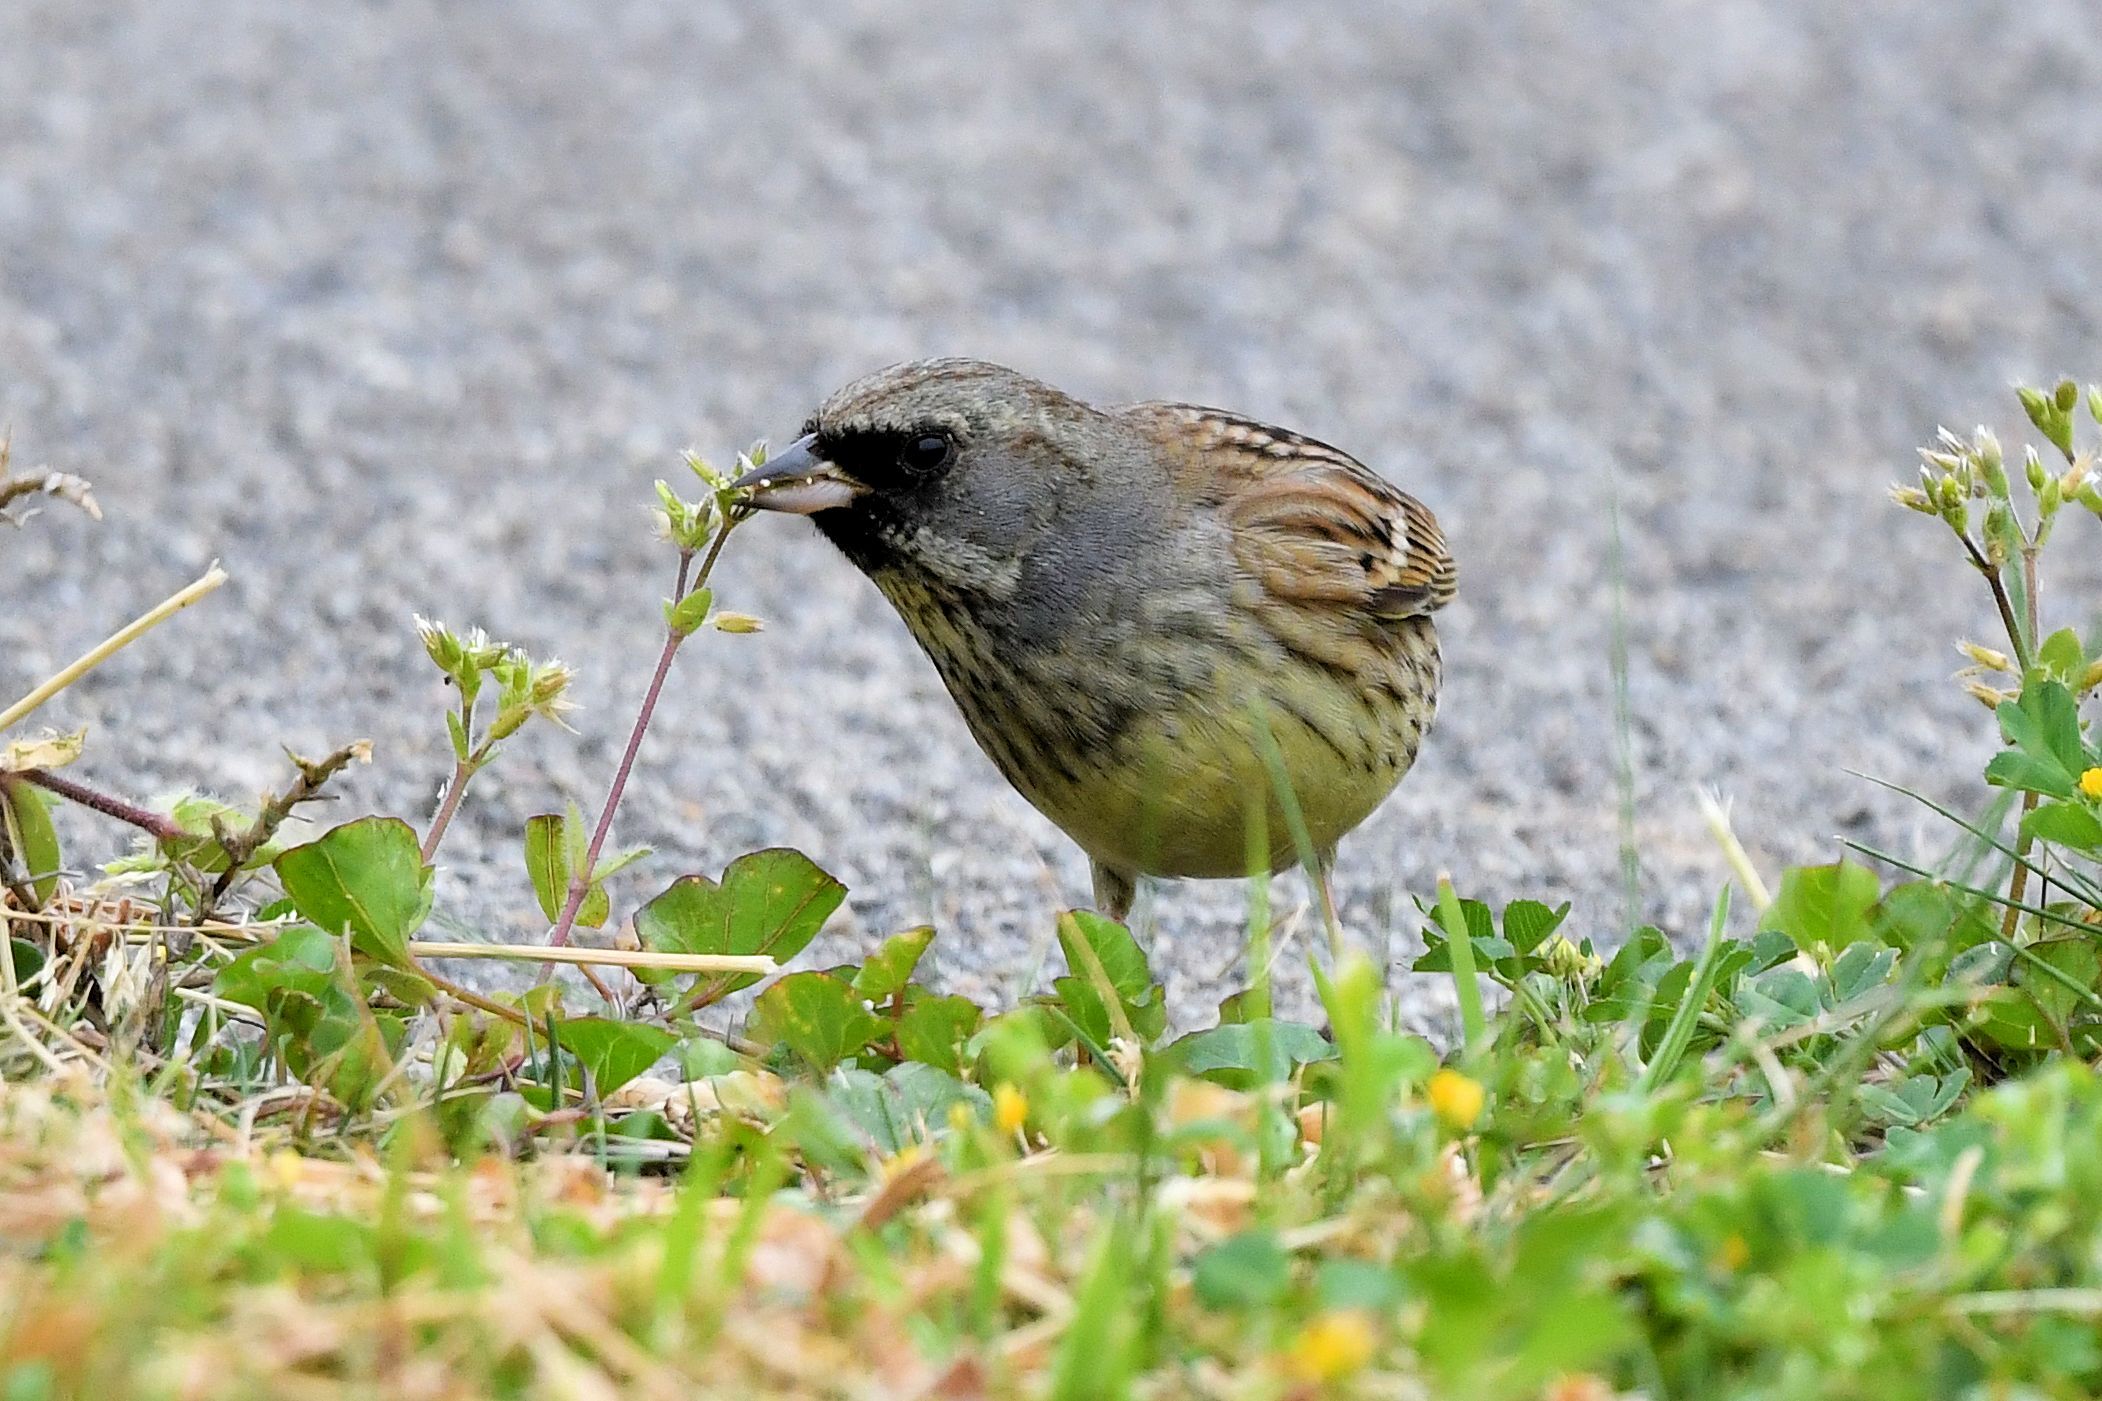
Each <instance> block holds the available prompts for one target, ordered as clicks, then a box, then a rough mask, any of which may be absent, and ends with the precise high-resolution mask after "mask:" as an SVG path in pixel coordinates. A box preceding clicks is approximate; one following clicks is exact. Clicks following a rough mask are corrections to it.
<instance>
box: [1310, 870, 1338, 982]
mask: <svg viewBox="0 0 2102 1401" xmlns="http://www.w3.org/2000/svg"><path fill="white" fill-rule="evenodd" d="M1335 869H1336V849H1335V848H1334V847H1330V848H1329V849H1328V850H1326V851H1324V852H1321V853H1319V854H1318V855H1317V856H1315V858H1314V869H1313V871H1312V875H1313V877H1314V898H1315V899H1317V900H1319V901H1320V902H1321V925H1322V927H1323V928H1324V929H1326V930H1327V931H1328V956H1329V958H1330V959H1331V960H1333V961H1335V962H1338V963H1340V962H1342V960H1343V922H1342V921H1341V920H1340V919H1338V918H1337V917H1336V896H1335V892H1334V891H1333V890H1331V889H1330V887H1329V880H1330V877H1331V876H1333V875H1334V873H1335Z"/></svg>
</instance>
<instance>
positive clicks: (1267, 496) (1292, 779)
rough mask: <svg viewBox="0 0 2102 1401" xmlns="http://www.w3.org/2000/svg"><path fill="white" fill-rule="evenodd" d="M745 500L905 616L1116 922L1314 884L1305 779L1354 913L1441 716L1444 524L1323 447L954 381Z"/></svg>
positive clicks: (1257, 429)
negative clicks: (1217, 896)
mask: <svg viewBox="0 0 2102 1401" xmlns="http://www.w3.org/2000/svg"><path fill="white" fill-rule="evenodd" d="M737 485H738V486H740V487H744V488H747V489H749V490H750V492H751V496H750V501H751V504H752V505H754V506H756V507H759V508H761V509H765V510H774V511H787V512H793V513H795V514H799V515H807V516H809V517H810V519H811V520H812V522H813V523H814V524H815V525H816V526H817V528H818V529H819V530H820V531H822V532H823V533H824V534H825V536H826V537H827V538H828V539H830V540H831V541H832V543H833V544H835V545H837V546H838V547H839V548H840V550H841V551H842V552H844V553H845V554H846V556H847V558H848V559H849V560H851V561H852V562H853V563H854V564H855V565H856V566H857V567H858V568H859V569H860V570H861V571H862V572H863V573H865V574H867V575H868V576H869V578H870V579H871V580H873V581H874V582H875V584H876V587H877V588H878V589H880V590H882V592H883V595H884V597H885V598H887V599H889V600H890V603H891V605H892V607H894V608H895V609H896V610H897V612H898V615H899V616H900V617H901V618H903V619H904V620H905V625H906V626H907V627H908V628H909V629H911V631H912V634H913V636H914V637H915V638H917V639H918V641H919V643H920V646H921V647H922V648H924V649H925V651H926V653H927V655H928V657H929V658H931V659H932V660H933V662H934V666H935V670H936V671H938V672H939V673H940V674H941V679H942V682H943V684H944V685H945V686H947V687H948V690H949V694H950V696H952V697H953V698H954V699H955V701H956V704H957V706H958V707H959V708H960V709H961V710H962V711H963V717H964V720H965V722H966V723H967V724H968V725H969V726H970V729H971V733H972V734H973V735H974V736H976V738H977V740H978V743H979V745H980V746H981V747H983V748H984V750H985V752H986V754H987V755H989V756H990V757H991V758H992V760H993V762H994V763H995V764H997V765H998V766H999V768H1000V771H1001V773H1003V774H1005V775H1006V777H1007V779H1008V781H1009V782H1010V783H1012V784H1014V786H1015V787H1016V788H1017V789H1019V790H1020V791H1021V793H1022V796H1023V797H1025V798H1027V799H1028V800H1029V801H1030V802H1031V803H1032V804H1034V805H1035V806H1036V808H1037V810H1038V811H1040V812H1042V813H1043V814H1044V815H1045V816H1046V817H1048V818H1050V819H1051V820H1052V821H1053V822H1055V823H1056V824H1058V826H1059V827H1060V828H1062V829H1063V830H1064V831H1065V832H1066V834H1067V835H1069V836H1070V837H1072V838H1073V840H1074V841H1076V842H1078V843H1079V844H1080V847H1081V849H1082V850H1083V851H1085V852H1086V853H1087V855H1088V858H1089V860H1090V862H1091V863H1092V865H1093V875H1094V886H1095V903H1096V906H1097V908H1098V909H1100V910H1101V911H1102V912H1103V913H1104V914H1107V915H1109V916H1110V917H1112V918H1115V919H1123V918H1125V917H1126V915H1127V914H1128V913H1129V910H1130V907H1131V902H1132V898H1133V896H1134V894H1135V892H1136V889H1137V881H1138V877H1140V876H1142V875H1149V876H1196V877H1220V876H1245V875H1253V874H1257V873H1267V872H1271V871H1278V870H1282V869H1284V868H1285V867H1287V866H1289V865H1291V864H1293V862H1294V861H1295V860H1296V859H1297V845H1296V842H1295V838H1294V836H1293V833H1292V831H1291V830H1290V826H1289V822H1288V818H1287V814H1286V811H1285V809H1284V807H1283V805H1282V804H1281V803H1280V802H1279V799H1278V796H1277V784H1276V782H1275V781H1274V778H1275V774H1276V772H1277V771H1278V770H1280V769H1281V772H1282V775H1283V778H1284V780H1285V781H1286V782H1287V783H1288V784H1289V786H1290V789H1291V792H1292V794H1293V797H1294V799H1295V800H1296V805H1297V807H1298V809H1299V813H1300V816H1301V819H1302V820H1303V822H1304V824H1305V830H1306V835H1307V836H1308V837H1309V838H1310V839H1311V841H1312V844H1313V847H1314V851H1315V854H1316V856H1317V859H1318V860H1319V862H1320V873H1319V874H1320V877H1321V879H1322V882H1323V887H1324V898H1325V893H1326V878H1327V872H1328V868H1329V866H1330V864H1331V863H1332V862H1333V860H1334V857H1335V849H1336V843H1337V841H1338V840H1339V839H1340V838H1341V837H1342V836H1343V835H1344V834H1345V833H1346V832H1349V831H1350V830H1351V829H1352V828H1354V827H1356V826H1357V825H1358V824H1359V823H1360V822H1362V821H1363V820H1364V819H1365V817H1366V816H1367V815H1368V814H1369V813H1371V811H1372V810H1373V809H1374V808H1375V807H1377V806H1378V805H1379V803H1380V802H1381V800H1383V799H1384V798H1385V797H1386V796H1387V794H1388V793H1389V792H1391V791H1392V790H1393V788H1394V785H1395V784H1396V783H1398V782H1400V780H1401V776H1402V775H1403V774H1404V773H1406V772H1407V771H1408V768H1409V765H1410V764H1411V763H1412V762H1413V761H1414V759H1415V757H1416V750H1417V747H1418V746H1419V745H1420V744H1421V743H1422V740H1423V735H1424V731H1425V730H1426V729H1427V728H1428V727H1429V725H1430V723H1431V717H1432V715H1433V713H1434V712H1435V710H1436V708H1437V698H1438V639H1437V634H1436V632H1435V630H1434V629H1433V627H1432V623H1431V615H1432V614H1433V613H1434V612H1436V611H1437V610H1438V609H1439V608H1441V607H1443V606H1444V605H1445V604H1447V603H1449V602H1451V600H1452V598H1453V594H1454V591H1455V588H1456V586H1457V575H1456V574H1455V571H1454V568H1453V561H1452V556H1451V554H1450V553H1449V552H1448V551H1447V549H1446V546H1445V539H1444V536H1443V535H1442V534H1440V532H1439V529H1438V523H1437V521H1436V520H1435V519H1434V518H1433V517H1432V515H1431V513H1430V512H1429V511H1428V510H1426V509H1425V508H1424V507H1423V505H1422V504H1421V503H1420V502H1418V501H1416V500H1415V499H1414V498H1413V497H1410V496H1408V495H1405V494H1404V493H1402V492H1401V491H1399V490H1397V489H1395V488H1394V487H1393V486H1392V485H1390V484H1389V483H1388V482H1387V481H1386V480H1385V479H1384V478H1382V477H1380V476H1378V475H1377V474H1375V473H1374V472H1372V471H1371V470H1370V469H1368V468H1366V467H1365V466H1364V465H1363V464H1362V463H1360V462H1358V461H1357V460H1356V459H1355V458H1352V457H1350V456H1349V455H1348V454H1346V453H1343V452H1339V451H1337V450H1336V449H1335V448H1332V447H1329V446H1327V445H1326V444H1324V443H1319V442H1316V441H1314V440H1313V439H1311V438H1306V437H1302V436H1300V435H1299V434H1297V433H1290V432H1287V431H1285V430H1283V429H1281V428H1273V427H1269V426H1267V425H1265V424H1261V423H1256V422H1253V421H1251V420H1249V419H1245V418H1241V417H1238V416H1236V415H1234V414H1230V413H1225V412H1222V411H1220V410H1218V409H1207V408H1198V407H1195V406H1193V405H1189V404H1168V403H1144V404H1132V405H1128V406H1125V407H1121V408H1109V409H1098V408H1093V407H1091V406H1089V405H1087V404H1083V403H1081V402H1080V401H1079V400H1077V399H1074V398H1072V397H1070V396H1068V395H1066V394H1063V393H1060V392H1059V391H1058V390H1056V389H1053V388H1052V387H1051V386H1049V385H1047V384H1042V383H1039V382H1038V381H1036V380H1033V379H1030V378H1028V377H1027V376H1026V375H1022V374H1019V373H1017V372H1016V371H1013V370H1009V369H1004V368H1002V367H1000V366H998V365H992V364H987V363H985V362H983V361H977V360H926V361H919V362H915V363H912V364H907V365H899V366H896V367H894V368H891V369H887V370H882V371H879V372H878V373H876V374H873V375H870V376H868V377H867V378H865V379H860V380H856V381H855V382H854V383H852V384H849V385H848V386H846V387H845V388H844V389H841V390H839V391H838V392H837V393H835V394H833V395H832V396H831V397H830V398H828V399H827V400H825V402H824V404H823V405H822V406H821V407H820V408H819V409H818V411H817V412H816V413H815V414H814V415H812V416H811V418H810V420H809V421H808V422H807V423H805V424H804V425H803V430H802V433H801V434H800V435H799V436H798V437H797V439H796V440H795V442H793V443H791V444H790V445H789V446H788V447H787V448H786V449H784V450H783V451H781V452H779V453H777V454H775V455H774V456H772V457H771V458H769V459H768V460H767V462H766V463H765V465H763V466H762V467H760V468H758V469H757V470H756V471H754V472H751V473H750V474H748V475H747V476H745V477H744V478H743V479H742V480H741V481H740V482H738V483H737ZM1266 732H1267V734H1266Z"/></svg>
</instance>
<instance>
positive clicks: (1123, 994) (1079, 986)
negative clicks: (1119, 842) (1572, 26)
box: [1052, 910, 1168, 1043]
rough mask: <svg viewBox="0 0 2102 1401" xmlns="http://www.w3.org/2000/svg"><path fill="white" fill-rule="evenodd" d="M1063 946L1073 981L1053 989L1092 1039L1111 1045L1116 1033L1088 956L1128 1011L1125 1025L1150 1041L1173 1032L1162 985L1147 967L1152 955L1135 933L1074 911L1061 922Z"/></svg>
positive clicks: (1061, 982) (1065, 980)
mask: <svg viewBox="0 0 2102 1401" xmlns="http://www.w3.org/2000/svg"><path fill="white" fill-rule="evenodd" d="M1058 944H1059V947H1060V948H1061V949H1063V950H1064V951H1065V955H1066V966H1067V967H1069V968H1071V969H1072V970H1073V975H1072V976H1071V977H1069V978H1060V979H1058V980H1057V981H1056V982H1054V983H1053V984H1052V986H1053V987H1054V988H1056V989H1057V990H1058V992H1059V998H1060V1001H1062V1002H1063V1003H1064V1004H1065V1007H1066V1010H1067V1012H1068V1013H1070V1014H1071V1015H1072V1017H1073V1019H1074V1020H1075V1021H1077V1022H1079V1023H1080V1024H1081V1025H1082V1026H1083V1027H1084V1028H1086V1029H1087V1031H1088V1033H1089V1034H1090V1035H1092V1036H1097V1037H1098V1038H1099V1039H1100V1040H1102V1041H1103V1042H1105V1043H1106V1042H1107V1040H1108V1038H1109V1037H1110V1035H1112V1034H1113V1032H1114V1022H1113V1019H1112V1018H1111V1017H1110V1016H1109V1013H1108V1009H1107V1008H1106V1007H1104V1006H1102V1004H1101V999H1100V993H1099V990H1098V989H1097V988H1096V986H1095V982H1094V979H1093V978H1092V977H1091V976H1090V975H1089V973H1088V956H1089V954H1090V953H1092V954H1093V956H1094V958H1095V959H1096V960H1097V961H1099V962H1100V963H1101V965H1102V971H1103V974H1104V975H1105V976H1106V977H1107V978H1108V980H1109V985H1110V987H1111V989H1112V990H1114V992H1115V993H1116V996H1117V1000H1118V1002H1120V1003H1121V1004H1122V1006H1123V1012H1124V1017H1125V1020H1127V1021H1129V1022H1130V1023H1131V1029H1132V1031H1133V1032H1134V1033H1136V1034H1137V1035H1138V1036H1140V1037H1141V1038H1143V1039H1145V1040H1146V1041H1149V1042H1150V1041H1152V1040H1153V1039H1154V1038H1155V1037H1157V1036H1159V1035H1160V1034H1161V1032H1162V1031H1164V1030H1165V1029H1166V1028H1167V1024H1168V1007H1167V999H1166V996H1165V995H1164V994H1163V992H1162V991H1161V988H1160V985H1159V984H1158V983H1155V982H1154V981H1153V972H1152V969H1150V968H1149V967H1148V966H1147V964H1146V952H1145V950H1144V949H1141V948H1140V947H1139V941H1138V940H1136V939H1134V938H1132V937H1131V931H1130V930H1129V929H1126V928H1125V927H1124V926H1123V925H1121V924H1119V923H1117V922H1116V921H1115V920H1112V919H1104V918H1103V917H1102V916H1101V915H1098V914H1096V913H1094V912H1093V911H1091V910H1069V911H1067V912H1066V913H1065V914H1063V915H1060V916H1059V919H1058Z"/></svg>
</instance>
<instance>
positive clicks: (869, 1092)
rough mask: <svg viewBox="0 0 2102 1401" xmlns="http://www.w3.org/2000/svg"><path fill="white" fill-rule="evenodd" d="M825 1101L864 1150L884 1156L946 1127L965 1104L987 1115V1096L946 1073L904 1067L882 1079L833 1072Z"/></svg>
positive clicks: (868, 1074) (859, 1072)
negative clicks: (863, 1142)
mask: <svg viewBox="0 0 2102 1401" xmlns="http://www.w3.org/2000/svg"><path fill="white" fill-rule="evenodd" d="M825 1098H826V1099H827V1100H829V1101H830V1102H831V1104H832V1106H833V1108H834V1109H836V1110H838V1111H839V1113H840V1115H841V1116H842V1117H843V1118H845V1119H846V1120H847V1121H848V1122H849V1123H850V1124H852V1125H853V1126H854V1128H855V1129H857V1130H858V1131H859V1132H860V1134H861V1135H862V1136H863V1137H864V1138H865V1139H866V1140H867V1142H868V1145H869V1146H870V1147H872V1148H874V1149H876V1150H877V1151H878V1152H880V1153H882V1154H884V1155H886V1156H888V1155H890V1154H894V1153H896V1152H898V1151H899V1150H900V1149H903V1148H906V1147H908V1146H910V1145H911V1144H914V1143H924V1142H926V1141H927V1140H928V1139H930V1138H933V1137H934V1136H935V1135H937V1134H941V1133H946V1132H947V1131H948V1128H949V1109H950V1107H951V1106H952V1105H957V1104H966V1105H969V1106H970V1107H971V1110H972V1112H973V1113H974V1114H976V1115H977V1116H978V1117H979V1118H981V1119H983V1118H985V1117H987V1116H989V1115H990V1114H991V1113H992V1107H993V1106H992V1097H991V1096H990V1095H988V1094H986V1092H985V1091H984V1090H981V1089H979V1088H978V1087H977V1086H976V1085H967V1084H965V1083H964V1082H963V1081H962V1080H959V1079H957V1078H956V1076H954V1075H952V1074H950V1073H949V1072H947V1071H945V1070H937V1069H935V1068H934V1067H933V1066H931V1065H920V1064H916V1063H913V1062H907V1063H906V1064H904V1065H894V1066H892V1067H891V1068H890V1069H889V1070H887V1071H885V1072H884V1073H883V1074H881V1075H878V1074H876V1073H875V1072H874V1071H870V1070H863V1069H861V1068H859V1067H858V1066H850V1067H848V1068H847V1069H844V1070H841V1071H838V1072H836V1073H835V1074H834V1075H833V1076H832V1078H831V1080H830V1081H828V1082H827V1084H826V1086H825Z"/></svg>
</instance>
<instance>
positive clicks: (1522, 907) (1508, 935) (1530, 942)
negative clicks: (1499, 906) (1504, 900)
mask: <svg viewBox="0 0 2102 1401" xmlns="http://www.w3.org/2000/svg"><path fill="white" fill-rule="evenodd" d="M1569 910H1570V904H1569V902H1568V901H1567V900H1564V901H1563V902H1562V904H1561V906H1560V908H1558V909H1552V910H1550V909H1549V908H1548V907H1547V906H1545V905H1543V904H1541V903H1540V902H1539V901H1538V900H1513V901H1512V902H1511V903H1510V904H1508V905H1506V906H1504V938H1505V939H1507V940H1509V941H1510V944H1511V947H1512V949H1513V950H1515V951H1516V952H1517V953H1519V954H1528V953H1531V952H1532V951H1533V950H1534V949H1536V948H1538V947H1540V945H1541V944H1543V943H1545V942H1546V941H1547V939H1548V936H1550V935H1552V934H1553V933H1554V932H1555V931H1556V930H1557V929H1560V928H1561V927H1562V921H1564V920H1566V919H1568V918H1569Z"/></svg>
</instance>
